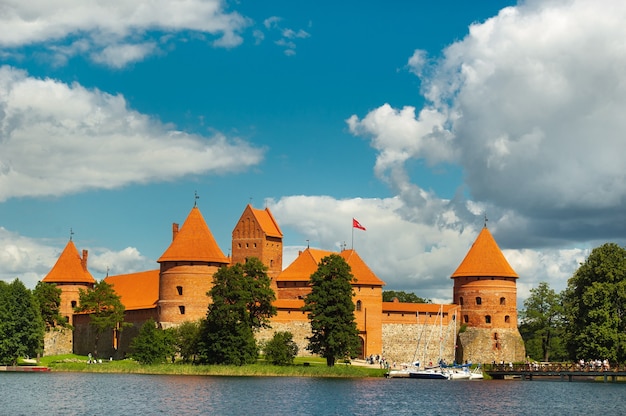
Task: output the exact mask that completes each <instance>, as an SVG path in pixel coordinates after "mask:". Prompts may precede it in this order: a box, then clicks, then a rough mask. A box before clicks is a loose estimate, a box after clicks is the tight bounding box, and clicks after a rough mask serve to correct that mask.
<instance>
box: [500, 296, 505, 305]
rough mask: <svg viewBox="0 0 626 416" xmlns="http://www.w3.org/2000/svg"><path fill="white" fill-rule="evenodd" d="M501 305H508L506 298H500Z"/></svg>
mask: <svg viewBox="0 0 626 416" xmlns="http://www.w3.org/2000/svg"><path fill="white" fill-rule="evenodd" d="M500 305H506V298H505V297H502V298H500Z"/></svg>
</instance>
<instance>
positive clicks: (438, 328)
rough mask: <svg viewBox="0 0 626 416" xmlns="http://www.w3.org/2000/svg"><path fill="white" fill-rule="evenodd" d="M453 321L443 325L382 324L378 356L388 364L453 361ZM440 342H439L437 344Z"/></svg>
mask: <svg viewBox="0 0 626 416" xmlns="http://www.w3.org/2000/svg"><path fill="white" fill-rule="evenodd" d="M454 326H455V322H454V321H453V320H450V321H449V322H448V324H447V325H443V326H442V325H440V324H439V322H437V323H436V324H435V323H419V324H418V323H415V322H414V323H402V324H398V323H384V324H383V325H382V337H383V349H382V354H381V355H382V356H383V357H385V359H386V360H387V361H389V362H391V363H396V364H400V363H412V362H414V361H415V360H418V361H420V363H421V365H422V366H425V365H429V364H430V363H432V364H433V365H436V364H437V363H438V361H439V359H440V358H441V359H443V360H444V361H445V362H446V363H452V362H454V346H455V340H454V338H455V336H454V333H455V331H454ZM440 340H441V342H440Z"/></svg>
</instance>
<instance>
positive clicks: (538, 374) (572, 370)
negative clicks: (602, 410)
mask: <svg viewBox="0 0 626 416" xmlns="http://www.w3.org/2000/svg"><path fill="white" fill-rule="evenodd" d="M485 373H487V374H489V376H491V378H493V379H494V380H504V379H516V378H517V379H521V380H535V379H553V380H560V381H569V382H571V381H574V380H602V381H604V382H605V383H607V382H616V381H626V367H624V366H619V367H615V368H602V367H593V366H590V367H581V366H579V365H578V364H562V363H561V364H559V363H555V364H546V363H542V364H513V365H509V364H496V365H487V366H485Z"/></svg>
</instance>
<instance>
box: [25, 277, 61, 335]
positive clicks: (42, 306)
mask: <svg viewBox="0 0 626 416" xmlns="http://www.w3.org/2000/svg"><path fill="white" fill-rule="evenodd" d="M33 295H34V296H35V299H36V300H37V302H38V303H39V310H40V312H41V317H42V318H43V321H44V323H45V324H46V331H49V330H50V329H51V328H54V327H56V326H57V325H58V326H61V327H66V326H68V323H67V319H66V318H65V317H64V316H61V313H60V312H59V308H60V306H61V289H59V288H58V287H57V285H56V284H54V283H45V282H41V281H40V282H37V286H35V289H34V290H33Z"/></svg>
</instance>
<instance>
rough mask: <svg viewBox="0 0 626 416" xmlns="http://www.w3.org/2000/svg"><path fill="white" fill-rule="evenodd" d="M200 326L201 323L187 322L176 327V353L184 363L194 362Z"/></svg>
mask: <svg viewBox="0 0 626 416" xmlns="http://www.w3.org/2000/svg"><path fill="white" fill-rule="evenodd" d="M201 325H202V323H201V321H197V322H191V321H187V322H183V323H182V324H180V325H178V326H177V327H176V352H178V354H180V357H181V358H182V360H183V362H185V363H188V362H192V363H193V362H195V361H196V356H197V355H198V342H199V340H200V328H201Z"/></svg>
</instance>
